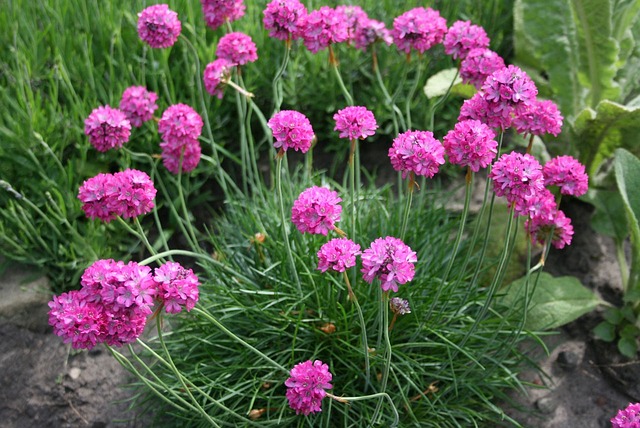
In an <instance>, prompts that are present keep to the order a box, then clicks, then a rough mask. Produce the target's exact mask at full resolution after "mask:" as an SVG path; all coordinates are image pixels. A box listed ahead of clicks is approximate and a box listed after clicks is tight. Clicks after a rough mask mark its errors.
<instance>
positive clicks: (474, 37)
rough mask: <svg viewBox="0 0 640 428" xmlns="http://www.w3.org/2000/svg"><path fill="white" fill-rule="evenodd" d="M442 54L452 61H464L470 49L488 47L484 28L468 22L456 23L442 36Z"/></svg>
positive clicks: (487, 38)
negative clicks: (450, 57)
mask: <svg viewBox="0 0 640 428" xmlns="http://www.w3.org/2000/svg"><path fill="white" fill-rule="evenodd" d="M442 44H443V45H444V52H445V53H446V54H447V55H451V56H453V59H458V58H460V59H465V58H466V57H467V55H468V54H469V51H471V49H477V48H487V47H489V37H487V33H486V32H485V31H484V28H482V27H480V26H478V25H473V24H471V22H470V21H456V22H454V23H453V25H452V26H451V28H449V31H447V34H446V35H445V36H444V41H443V42H442Z"/></svg>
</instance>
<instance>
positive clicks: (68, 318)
mask: <svg viewBox="0 0 640 428" xmlns="http://www.w3.org/2000/svg"><path fill="white" fill-rule="evenodd" d="M49 325H51V326H52V327H53V334H55V335H56V336H59V337H61V338H62V341H63V342H64V343H71V346H72V347H73V349H92V348H93V347H94V346H96V344H98V343H99V342H100V341H101V335H103V331H104V329H105V319H104V317H103V316H102V307H101V306H100V304H98V303H96V302H91V301H87V299H85V298H84V296H83V295H82V293H81V292H80V291H79V290H72V291H69V292H68V293H62V294H61V295H59V296H53V300H52V301H50V302H49Z"/></svg>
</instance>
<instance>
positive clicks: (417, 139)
mask: <svg viewBox="0 0 640 428" xmlns="http://www.w3.org/2000/svg"><path fill="white" fill-rule="evenodd" d="M389 158H390V159H391V166H393V169H395V170H396V171H402V178H406V177H407V175H408V174H409V173H410V172H413V173H414V174H416V175H421V176H424V177H428V178H431V177H433V176H434V175H435V174H436V173H437V172H438V169H440V165H442V164H444V147H443V146H442V144H441V143H440V141H438V140H436V139H435V138H433V133H432V132H431V131H406V132H403V133H401V134H399V135H398V136H397V137H396V138H395V139H394V140H393V144H392V145H391V147H390V148H389Z"/></svg>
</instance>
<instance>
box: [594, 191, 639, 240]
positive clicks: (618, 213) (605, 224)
mask: <svg viewBox="0 0 640 428" xmlns="http://www.w3.org/2000/svg"><path fill="white" fill-rule="evenodd" d="M588 196H589V197H588V200H589V202H591V203H592V204H593V205H594V206H595V207H596V210H595V211H594V213H593V215H592V216H591V227H593V230H595V231H596V232H598V233H600V234H602V235H607V236H610V237H612V238H613V239H614V241H615V242H616V244H618V243H622V242H623V241H624V240H625V239H626V238H627V236H629V229H628V228H627V216H626V214H625V212H624V202H623V201H622V197H621V196H620V192H618V191H614V190H594V189H590V190H589V193H588Z"/></svg>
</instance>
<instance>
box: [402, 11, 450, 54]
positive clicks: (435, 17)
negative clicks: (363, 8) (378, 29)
mask: <svg viewBox="0 0 640 428" xmlns="http://www.w3.org/2000/svg"><path fill="white" fill-rule="evenodd" d="M446 32H447V21H446V20H445V19H444V18H443V17H441V16H440V13H439V12H438V11H436V10H433V9H431V8H430V7H427V8H424V7H417V8H414V9H411V10H409V11H407V12H405V13H403V14H402V15H400V16H398V17H396V18H395V19H394V20H393V30H391V36H392V37H393V42H394V43H395V44H396V46H397V47H398V49H399V50H400V51H402V52H405V53H407V54H408V53H409V52H411V49H415V50H417V51H418V52H419V53H424V52H425V51H427V50H429V49H431V47H433V46H434V45H436V44H438V43H441V42H442V40H443V39H444V35H445V34H446Z"/></svg>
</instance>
